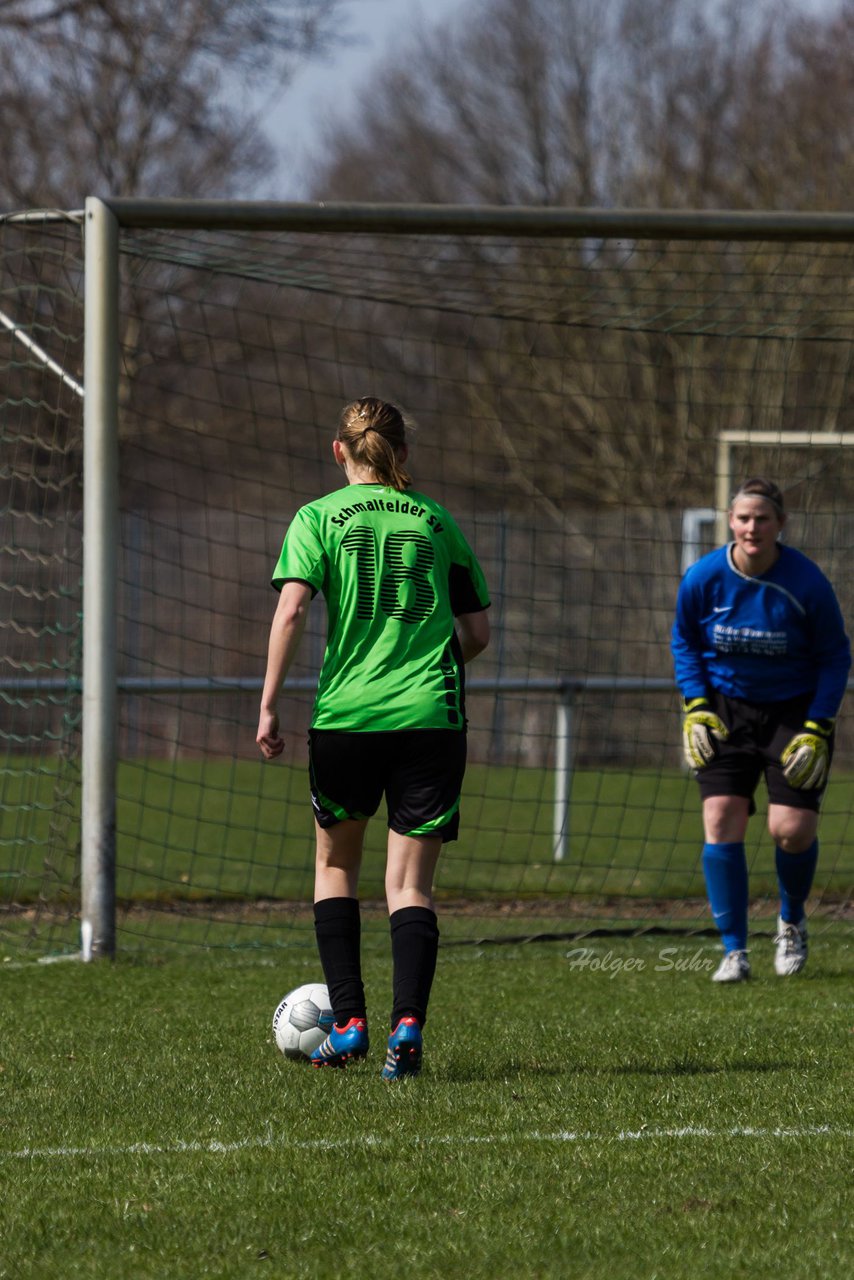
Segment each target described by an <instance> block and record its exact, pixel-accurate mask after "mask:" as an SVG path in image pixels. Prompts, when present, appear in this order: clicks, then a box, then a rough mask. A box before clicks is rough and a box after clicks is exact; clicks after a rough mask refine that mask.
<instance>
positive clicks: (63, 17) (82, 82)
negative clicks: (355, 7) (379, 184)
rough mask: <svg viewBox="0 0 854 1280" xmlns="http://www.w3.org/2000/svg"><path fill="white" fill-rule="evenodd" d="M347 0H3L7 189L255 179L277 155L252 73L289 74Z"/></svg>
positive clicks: (63, 201)
mask: <svg viewBox="0 0 854 1280" xmlns="http://www.w3.org/2000/svg"><path fill="white" fill-rule="evenodd" d="M345 3H346V0H0V113H2V119H3V130H2V135H0V202H2V204H4V205H6V206H7V207H11V208H14V207H22V206H24V207H26V206H59V207H62V208H68V207H71V206H73V205H75V204H79V203H80V202H81V200H82V197H83V196H84V195H86V194H90V193H91V192H92V191H102V192H104V193H105V194H110V195H125V196H127V195H137V194H144V195H148V196H170V195H176V196H177V195H185V196H203V195H206V194H209V193H212V192H215V193H216V194H217V195H218V196H228V195H230V194H233V193H235V192H240V193H241V194H244V195H245V194H246V193H247V191H249V192H251V190H252V189H253V185H254V184H255V183H256V182H257V180H258V178H259V176H260V175H261V174H263V173H264V172H265V171H267V170H268V169H269V166H270V164H271V161H272V156H271V149H270V145H269V142H268V141H267V140H266V139H265V138H264V136H263V132H262V130H261V128H260V127H259V122H258V120H257V119H255V118H254V117H253V114H252V111H251V108H250V106H249V103H250V101H251V95H250V94H248V93H246V92H245V85H246V84H247V83H252V84H253V86H256V87H257V85H258V84H259V83H262V82H265V83H267V84H269V85H271V86H275V85H283V84H285V83H286V82H287V80H288V79H289V78H290V76H291V75H292V73H293V70H294V69H295V67H296V66H297V65H298V63H299V62H300V60H302V59H304V58H306V57H308V56H310V55H311V54H314V53H319V52H321V51H322V50H323V49H324V47H326V46H328V44H329V43H330V42H331V41H332V40H333V39H335V38H336V32H335V28H334V24H333V19H335V18H336V16H337V15H340V13H341V11H342V6H343V5H344V4H345ZM234 81H237V90H236V92H232V93H230V94H227V92H226V91H227V89H228V88H229V86H230V84H233V82H234Z"/></svg>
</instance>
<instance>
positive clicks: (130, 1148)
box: [0, 1124, 854, 1162]
mask: <svg viewBox="0 0 854 1280" xmlns="http://www.w3.org/2000/svg"><path fill="white" fill-rule="evenodd" d="M650 1138H652V1139H677V1140H680V1139H684V1138H689V1139H691V1138H701V1139H709V1138H711V1139H713V1140H721V1139H727V1138H791V1139H794V1140H795V1141H799V1140H805V1139H807V1138H843V1139H851V1138H854V1129H842V1128H838V1127H836V1126H834V1125H829V1124H821V1125H808V1126H806V1127H805V1128H785V1129H784V1128H775V1129H769V1128H765V1129H762V1128H758V1129H757V1128H751V1127H744V1128H742V1127H740V1126H739V1127H736V1128H732V1129H706V1128H696V1127H694V1126H691V1125H688V1126H685V1127H684V1128H681V1129H657V1128H655V1129H653V1128H647V1127H646V1126H644V1127H643V1128H641V1129H619V1130H616V1131H615V1132H613V1133H595V1132H592V1131H589V1130H588V1131H586V1132H578V1133H577V1132H573V1131H572V1130H559V1131H557V1132H556V1133H537V1132H536V1131H535V1132H533V1133H500V1134H488V1133H487V1134H470V1135H469V1136H467V1137H459V1136H458V1135H454V1136H451V1135H447V1136H443V1135H437V1136H434V1137H419V1136H417V1135H412V1136H411V1137H410V1139H409V1142H410V1143H411V1145H412V1146H418V1147H430V1146H461V1147H465V1146H499V1145H508V1144H511V1143H512V1144H514V1145H517V1144H520V1143H524V1142H532V1143H556V1144H560V1143H573V1142H594V1143H606V1144H607V1143H610V1142H639V1141H642V1140H644V1139H650ZM400 1141H401V1139H400V1135H399V1134H389V1135H388V1136H387V1137H381V1136H378V1135H375V1136H372V1135H370V1134H366V1135H364V1136H362V1137H359V1138H294V1139H289V1138H287V1137H276V1136H275V1135H274V1134H268V1135H267V1136H266V1137H258V1138H242V1139H239V1140H238V1141H236V1142H216V1141H212V1142H169V1143H154V1142H132V1143H129V1144H128V1145H126V1146H108V1147H96V1146H93V1147H24V1148H22V1149H21V1150H20V1151H0V1162H3V1161H9V1160H68V1159H72V1160H80V1159H97V1158H98V1157H100V1156H169V1155H184V1154H191V1155H232V1154H235V1153H237V1152H240V1151H257V1150H281V1151H288V1150H292V1151H340V1150H343V1149H345V1148H346V1149H350V1150H353V1149H359V1148H366V1149H367V1148H370V1147H383V1146H388V1145H390V1144H392V1143H393V1144H394V1145H395V1146H398V1147H399V1146H400Z"/></svg>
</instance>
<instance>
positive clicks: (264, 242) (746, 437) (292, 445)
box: [0, 206, 854, 955]
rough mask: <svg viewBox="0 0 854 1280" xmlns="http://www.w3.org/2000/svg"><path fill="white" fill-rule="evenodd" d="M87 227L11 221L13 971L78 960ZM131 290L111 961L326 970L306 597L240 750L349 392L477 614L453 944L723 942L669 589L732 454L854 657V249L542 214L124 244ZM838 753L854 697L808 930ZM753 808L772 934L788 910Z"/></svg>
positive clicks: (4, 396)
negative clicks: (559, 222) (617, 228)
mask: <svg viewBox="0 0 854 1280" xmlns="http://www.w3.org/2000/svg"><path fill="white" fill-rule="evenodd" d="M243 208H244V209H245V208H246V206H244V207H243ZM504 212H505V213H506V214H507V215H508V217H509V216H512V211H504ZM148 221H149V223H151V222H152V221H153V219H152V218H149V219H148ZM81 222H82V218H81V217H78V216H76V215H67V216H65V217H63V218H61V219H56V220H50V219H48V218H45V217H42V218H39V219H36V218H34V217H30V218H29V219H26V218H20V217H19V218H17V219H10V218H6V219H4V220H3V221H2V223H0V370H2V374H3V377H2V386H0V439H2V456H3V461H2V471H0V486H2V489H1V490H0V492H2V509H3V538H2V546H0V637H2V645H0V711H2V715H0V767H2V772H0V778H2V808H0V824H2V825H0V843H2V865H3V871H2V875H0V946H2V950H3V953H4V954H7V955H15V954H19V953H26V952H27V951H29V952H32V953H34V954H62V953H64V952H67V953H73V952H76V951H77V950H78V948H79V946H80V843H81V819H80V807H81V800H80V796H81V765H80V737H81V734H80V722H81V707H82V693H81V682H82V666H81V648H82V643H81V636H82V632H81V625H82V624H81V617H82V615H83V605H84V601H83V595H82V582H81V573H82V549H81V544H82V511H83V492H84V489H83V484H82V448H83V439H82V438H83V430H82V420H83V402H84V394H83V386H82V383H83V349H82V348H83V343H82V335H83V269H84V262H83V250H82V240H81V225H80V224H81ZM437 227H438V228H442V227H443V224H442V223H441V222H439V223H437ZM118 262H119V279H120V285H119V322H118V335H117V336H118V343H119V373H118V404H119V428H118V434H119V439H118V446H119V463H118V467H119V474H118V490H119V505H118V511H117V513H116V523H115V545H116V550H117V555H118V575H117V576H118V582H117V595H116V602H115V622H116V629H117V637H116V646H117V647H116V653H115V668H116V683H117V690H118V693H117V708H118V715H117V762H116V773H115V788H116V790H115V797H116V808H115V856H116V878H115V893H116V904H117V911H116V927H117V936H118V945H119V947H120V948H121V949H123V950H128V949H133V948H136V947H140V946H143V945H146V946H156V947H161V948H162V947H167V946H173V945H179V944H180V945H186V946H230V947H241V946H246V947H257V946H271V947H273V946H312V945H313V930H312V923H311V909H310V903H311V891H312V880H313V827H312V816H311V810H310V806H309V803H308V782H307V770H306V760H305V756H306V751H305V741H306V732H307V726H308V723H309V716H310V710H311V703H312V693H313V688H314V682H315V679H316V675H317V672H318V669H319V665H320V661H321V658H322V654H323V647H324V619H323V608H322V602H321V601H318V602H316V603H315V605H314V606H313V608H312V610H311V615H310V620H309V624H308V629H307V632H306V635H305V637H304V640H303V644H302V647H301V649H300V652H299V656H298V660H297V662H296V664H295V666H294V667H293V668H292V671H291V675H290V677H289V680H288V682H287V685H286V691H285V696H284V697H283V699H282V704H281V706H282V712H283V725H284V733H285V738H286V750H285V753H284V757H283V759H282V760H281V761H279V762H277V763H276V764H273V765H269V764H267V765H265V764H263V763H262V762H261V760H260V758H259V756H258V753H257V751H256V748H255V744H254V734H255V727H256V724H257V709H258V697H259V691H260V686H261V682H262V677H263V673H264V665H265V654H266V642H267V636H268V632H269V624H270V620H271V617H272V613H273V609H274V606H275V596H274V593H273V591H272V589H271V588H270V585H269V580H270V575H271V571H272V568H273V565H274V563H275V560H276V557H277V555H278V551H279V549H280V546H281V541H282V537H283V535H284V532H285V530H286V528H287V526H288V523H289V521H290V519H291V518H292V516H293V515H294V512H295V511H296V510H297V508H298V507H299V506H300V505H302V504H303V503H305V502H307V501H310V500H311V499H313V498H315V497H317V496H319V495H320V494H322V493H324V492H326V491H328V490H329V489H330V488H333V487H335V486H336V485H338V484H339V483H340V475H339V473H338V472H337V471H336V469H335V467H334V463H333V460H332V456H331V439H332V437H333V435H334V431H335V427H336V423H337V417H338V413H339V411H340V408H341V406H342V405H343V404H344V403H346V402H347V401H349V400H352V399H354V398H356V397H358V396H361V395H366V394H375V395H378V396H381V397H383V398H387V399H391V400H393V401H395V402H396V403H398V404H400V405H401V406H402V407H403V408H404V410H405V411H406V412H407V414H409V415H410V416H411V417H412V419H414V422H415V432H414V448H413V452H412V455H411V462H412V470H413V472H414V475H415V482H416V485H417V487H419V488H422V489H424V490H426V491H428V492H430V493H431V494H433V495H435V497H436V498H438V499H439V500H440V501H441V502H443V503H444V504H445V505H446V506H448V507H449V508H450V510H451V511H452V512H453V513H454V514H455V516H456V517H457V519H458V521H459V523H460V525H461V527H462V528H463V530H464V532H465V533H466V535H467V537H468V538H469V540H470V542H471V543H472V545H473V546H474V548H475V551H476V553H477V555H478V557H479V559H480V561H481V563H482V564H483V566H484V569H485V572H486V575H487V579H488V582H489V586H490V592H491V597H492V601H493V605H492V610H491V621H492V626H493V640H492V643H491V646H490V648H489V649H488V650H487V652H486V653H485V654H484V655H483V656H482V657H481V658H480V659H478V661H477V662H476V663H475V664H473V665H472V666H471V667H470V668H469V669H468V697H467V709H468V716H469V735H470V738H469V740H470V750H469V761H470V763H469V768H468V773H467V777H466V785H465V791H464V796H463V807H462V826H461V837H460V839H459V841H458V842H456V843H454V844H451V845H449V846H447V848H446V849H445V850H444V851H443V854H442V857H441V860H440V865H439V872H438V880H437V894H438V898H439V903H440V912H441V920H442V934H443V940H444V941H445V942H446V943H453V942H462V941H467V940H472V939H495V940H500V939H508V938H517V937H534V936H555V935H557V936H561V935H570V934H577V933H579V932H585V931H589V930H595V929H611V930H614V929H631V930H635V929H637V930H641V929H650V928H668V929H681V930H686V931H690V930H700V929H705V928H707V927H708V925H709V919H708V913H707V908H706V905H705V897H704V890H703V881H702V871H701V865H700V851H701V846H702V829H701V823H700V814H699V800H698V796H697V793H696V784H695V782H694V780H693V779H692V778H691V777H689V776H688V775H687V774H686V773H685V771H684V770H683V768H682V765H681V752H680V734H679V715H678V699H677V695H676V692H675V689H674V687H673V679H672V667H671V662H670V655H669V634H670V626H671V621H672V615H673V607H674V602H675V597H676V591H677V588H678V584H679V578H680V574H681V572H682V571H683V569H684V566H685V564H686V563H688V562H689V561H690V560H691V559H692V558H695V557H696V555H698V554H701V553H702V552H704V551H706V550H709V549H711V547H712V546H714V545H715V538H716V536H717V534H716V524H715V519H714V514H715V509H716V507H717V508H718V510H719V509H720V506H721V499H720V496H719V488H720V485H719V473H720V471H721V465H722V464H721V458H722V457H723V456H724V455H723V454H722V451H721V441H722V440H723V439H724V437H725V438H726V454H725V456H726V466H727V467H729V468H730V473H731V475H732V476H733V477H735V478H736V479H741V478H743V477H744V476H746V475H748V474H757V473H759V474H767V475H770V476H772V477H773V478H774V479H776V480H777V481H778V482H779V483H780V485H781V487H782V488H783V490H784V492H785V493H786V495H787V500H788V505H789V507H790V510H791V516H790V521H789V524H788V525H787V528H786V538H787V540H789V541H791V542H792V543H793V544H795V545H797V546H799V547H800V548H801V549H803V550H804V551H805V552H806V553H807V554H808V555H810V556H812V557H813V558H814V559H816V560H817V561H818V563H819V564H820V565H821V567H822V568H823V569H824V571H825V572H826V573H827V574H828V575H829V576H830V578H831V580H832V581H833V582H834V585H835V587H836V590H837V594H838V596H839V598H840V602H841V605H842V608H843V612H844V613H845V614H846V617H847V619H848V622H849V630H850V623H851V620H852V618H854V569H852V563H851V555H850V549H851V547H852V545H854V507H853V506H852V498H854V451H852V449H851V448H850V447H849V446H850V444H851V443H852V436H851V434H850V433H851V432H852V431H854V421H852V397H851V363H852V334H854V326H852V320H853V319H854V301H852V299H854V290H852V282H854V253H852V247H851V243H850V242H846V241H844V240H843V241H841V242H833V241H830V240H828V241H822V239H821V235H820V232H819V231H817V232H815V233H814V234H813V235H812V237H811V238H810V239H809V240H806V241H802V240H799V239H794V238H793V239H790V240H785V239H782V240H781V239H780V238H779V237H778V236H777V235H776V234H774V235H772V234H770V233H769V235H768V236H767V237H765V238H761V237H758V236H757V232H756V226H754V227H753V228H752V229H751V231H750V235H749V237H748V238H739V232H738V228H737V227H735V226H734V228H733V232H732V234H731V235H730V237H729V238H727V239H723V238H720V236H719V235H718V234H716V237H715V238H702V237H700V236H691V235H690V234H689V232H688V231H686V229H685V227H681V228H680V227H679V225H678V220H677V225H675V226H674V225H669V227H668V228H667V229H666V231H664V232H661V233H658V232H651V231H650V229H649V227H639V228H638V231H637V234H629V233H628V232H627V231H625V230H623V231H621V232H620V234H619V235H615V234H613V233H612V232H611V231H610V230H609V224H608V222H607V220H606V219H603V220H602V225H601V227H598V228H597V225H596V219H595V215H591V216H590V217H589V218H588V219H587V220H586V223H585V225H584V229H583V231H573V229H572V226H571V222H570V221H568V223H567V229H566V230H564V232H563V234H558V233H557V231H556V230H555V228H554V226H552V227H551V228H550V231H549V234H548V235H536V234H532V229H531V227H530V225H527V226H526V225H524V219H520V227H519V229H514V227H513V225H512V223H509V222H508V223H507V224H506V226H505V227H504V229H502V230H501V232H500V234H499V233H496V231H495V229H494V228H489V229H488V232H484V231H483V229H482V228H479V227H478V223H477V220H476V218H472V222H471V228H470V230H469V231H467V232H466V233H465V234H462V233H459V232H457V233H451V232H450V231H448V230H447V229H437V230H434V231H431V230H430V228H429V227H427V228H425V227H424V226H419V230H418V233H417V234H413V233H412V232H411V231H410V232H407V231H405V230H399V229H398V230H396V231H394V232H392V231H388V230H383V231H379V230H377V231H369V230H364V229H363V230H360V231H355V230H352V229H351V230H327V229H325V228H323V227H321V228H319V229H318V230H306V229H300V230H289V231H270V230H259V229H257V228H256V229H246V230H236V229H218V230H215V229H208V230H199V229H192V228H190V227H183V228H181V227H178V228H173V229H167V228H164V227H160V228H158V227H157V226H152V225H149V226H148V227H140V226H132V225H124V226H123V227H122V229H121V233H120V237H119V256H118ZM87 390H88V389H87ZM787 433H795V434H787ZM86 481H87V483H86V493H87V499H88V495H89V493H90V489H91V483H92V482H91V479H90V476H89V475H87V477H86ZM853 752H854V732H853V731H852V729H851V726H850V723H849V721H848V719H847V718H846V716H845V713H844V709H843V715H842V718H841V722H840V732H839V743H838V748H837V755H836V759H835V763H834V773H833V779H832V782H831V785H830V788H829V790H828V794H827V797H826V802H825V806H824V811H823V817H822V856H821V861H820V864H819V870H818V876H817V881H816V888H815V892H814V896H813V899H812V912H813V918H814V922H815V923H816V924H820V922H821V921H822V920H831V919H837V918H842V917H844V914H845V903H846V901H847V900H848V899H849V898H850V894H851V888H852V884H854V841H853V840H852V835H854V831H852V794H854V791H852V787H851V771H852V766H854V755H852V753H853ZM758 800H759V811H758V813H757V816H756V817H755V818H754V819H753V820H752V822H751V825H750V831H749V836H748V858H749V863H750V872H751V880H750V885H751V901H752V910H753V912H754V915H755V917H756V920H757V923H758V924H759V927H761V922H762V920H763V919H765V918H767V919H768V920H770V919H771V917H772V916H773V914H774V911H775V909H776V907H775V893H776V884H775V876H774V859H773V849H772V846H771V844H770V841H769V838H768V836H767V833H766V832H765V830H764V818H763V813H764V798H763V797H762V796H761V794H760V796H759V797H758ZM384 841H385V823H384V819H383V815H382V813H381V814H379V815H378V816H377V818H376V819H375V820H374V822H373V823H372V824H371V827H370V828H369V837H368V846H367V851H366V857H365V864H364V869H363V876H362V894H363V900H364V903H365V915H366V920H367V927H366V937H367V938H369V939H370V938H371V937H377V938H379V937H382V938H383V940H384V939H385V926H384V925H383V923H382V917H383V910H382V893H383V850H384Z"/></svg>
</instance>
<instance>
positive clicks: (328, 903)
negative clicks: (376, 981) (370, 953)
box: [314, 898, 366, 1027]
mask: <svg viewBox="0 0 854 1280" xmlns="http://www.w3.org/2000/svg"><path fill="white" fill-rule="evenodd" d="M314 933H315V937H316V938H317V950H318V951H319V953H320V963H321V965H322V966H323V975H324V977H325V978H326V985H327V987H328V988H329V1001H330V1003H331V1005H332V1011H333V1013H334V1014H335V1021H336V1023H337V1024H338V1026H339V1027H343V1026H344V1024H345V1023H346V1022H349V1021H350V1019H351V1018H364V1017H365V1016H366V1008H365V988H364V986H363V985H362V962H361V920H360V917H359V902H358V899H357V898H323V899H321V901H320V902H315V904H314Z"/></svg>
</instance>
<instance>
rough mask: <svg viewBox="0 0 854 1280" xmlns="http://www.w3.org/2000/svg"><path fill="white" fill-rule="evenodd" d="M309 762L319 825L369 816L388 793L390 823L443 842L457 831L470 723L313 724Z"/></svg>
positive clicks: (402, 832) (402, 831) (398, 829)
mask: <svg viewBox="0 0 854 1280" xmlns="http://www.w3.org/2000/svg"><path fill="white" fill-rule="evenodd" d="M308 766H309V777H310V780H311V804H312V808H313V809H314V816H315V818H316V819H317V822H318V824H319V825H320V826H321V827H332V826H334V825H335V824H336V822H342V821H344V819H346V818H356V819H362V818H370V817H372V816H373V815H374V814H375V813H376V811H377V809H378V808H379V805H380V801H381V800H382V798H383V795H385V798H386V805H387V808H388V825H389V828H390V829H391V830H392V831H396V832H397V833H398V834H399V835H403V836H440V837H441V838H442V840H443V841H445V842H448V841H450V840H456V838H457V835H458V833H459V827H460V792H461V790H462V786H463V775H464V774H465V769H466V734H465V730H459V731H458V730H455V729H399V730H396V731H394V732H391V731H389V732H385V731H383V732H380V733H357V732H354V731H352V730H337V729H310V730H309V734H308Z"/></svg>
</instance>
